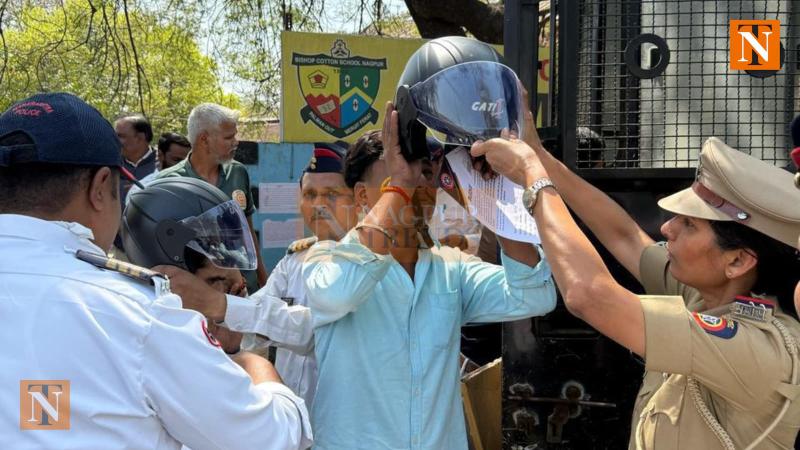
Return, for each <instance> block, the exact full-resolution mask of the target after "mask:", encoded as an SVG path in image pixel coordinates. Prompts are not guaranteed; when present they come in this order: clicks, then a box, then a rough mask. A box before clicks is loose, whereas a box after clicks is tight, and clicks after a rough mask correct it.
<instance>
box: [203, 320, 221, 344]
mask: <svg viewBox="0 0 800 450" xmlns="http://www.w3.org/2000/svg"><path fill="white" fill-rule="evenodd" d="M200 328H201V329H202V330H203V334H204V335H206V339H208V343H209V344H211V345H213V346H214V347H219V348H222V344H220V343H219V341H218V340H217V338H215V337H214V335H213V334H211V333H209V331H208V325H207V324H206V319H203V320H201V321H200Z"/></svg>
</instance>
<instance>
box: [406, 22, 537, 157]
mask: <svg viewBox="0 0 800 450" xmlns="http://www.w3.org/2000/svg"><path fill="white" fill-rule="evenodd" d="M396 104H397V110H398V113H399V123H398V126H399V132H400V145H401V148H402V152H403V155H404V156H405V157H406V159H407V160H409V161H413V160H416V159H421V158H426V157H428V156H429V155H428V154H427V153H428V150H427V146H426V145H425V139H426V135H427V134H431V135H432V136H434V137H435V138H436V139H438V140H439V141H441V142H442V143H443V144H446V150H448V149H453V148H456V147H460V146H465V147H469V146H470V145H471V144H472V143H473V142H476V141H479V140H488V139H492V138H495V137H499V136H500V134H501V132H502V130H508V131H509V132H511V133H513V134H515V135H517V136H519V137H522V136H523V133H522V130H521V128H520V127H521V126H522V122H523V117H522V112H523V108H524V104H523V102H522V94H521V90H520V83H519V80H518V78H517V76H516V74H514V71H512V70H511V69H510V68H508V67H507V66H505V65H503V64H502V57H501V56H500V54H499V53H498V52H497V51H496V50H495V49H494V47H492V46H491V45H488V44H486V43H483V42H480V41H477V40H474V39H469V38H465V37H460V36H450V37H444V38H439V39H434V40H432V41H429V42H427V43H425V44H424V45H423V46H422V47H420V48H419V50H417V51H416V52H415V53H414V54H413V55H412V56H411V58H410V59H409V61H408V63H407V64H406V67H405V69H404V71H403V74H402V75H401V76H400V81H399V83H398V88H397V94H396Z"/></svg>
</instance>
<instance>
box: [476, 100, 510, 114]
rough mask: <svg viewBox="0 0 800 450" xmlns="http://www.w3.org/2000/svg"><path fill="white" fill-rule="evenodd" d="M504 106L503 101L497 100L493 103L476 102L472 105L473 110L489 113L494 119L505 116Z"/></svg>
mask: <svg viewBox="0 0 800 450" xmlns="http://www.w3.org/2000/svg"><path fill="white" fill-rule="evenodd" d="M504 105H505V102H504V101H503V99H497V100H495V101H493V102H474V103H472V110H473V111H479V112H488V113H489V114H490V115H491V116H492V117H495V118H497V117H500V116H502V115H503V109H504Z"/></svg>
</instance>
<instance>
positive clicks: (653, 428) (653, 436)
mask: <svg viewBox="0 0 800 450" xmlns="http://www.w3.org/2000/svg"><path fill="white" fill-rule="evenodd" d="M685 391H686V380H685V378H683V377H680V378H679V377H676V376H674V375H673V376H671V377H670V378H669V379H667V381H666V382H665V383H664V384H662V385H661V386H660V387H659V388H658V390H657V391H656V393H655V394H653V397H652V398H651V399H650V401H649V402H647V405H646V406H645V407H644V409H643V410H642V412H641V414H640V415H639V422H638V423H637V425H636V430H635V432H636V449H637V450H645V449H654V448H656V444H658V450H671V449H678V430H679V428H680V424H679V420H680V416H681V408H682V407H683V401H684V394H685Z"/></svg>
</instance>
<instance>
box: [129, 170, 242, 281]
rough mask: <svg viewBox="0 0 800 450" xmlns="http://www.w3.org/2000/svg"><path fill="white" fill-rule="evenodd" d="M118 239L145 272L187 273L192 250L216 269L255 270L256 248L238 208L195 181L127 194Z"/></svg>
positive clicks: (164, 181)
mask: <svg viewBox="0 0 800 450" xmlns="http://www.w3.org/2000/svg"><path fill="white" fill-rule="evenodd" d="M120 235H121V237H122V242H123V245H124V247H125V252H126V254H127V256H128V258H129V259H130V261H131V262H132V263H134V264H137V265H140V266H143V267H152V266H156V265H161V264H168V265H173V266H178V267H181V268H183V269H189V267H187V265H186V260H187V258H186V254H187V249H192V250H194V251H196V252H198V253H200V254H202V255H204V256H205V257H207V258H208V259H209V260H210V261H211V262H212V263H213V264H214V265H216V266H218V267H223V268H239V269H244V270H252V269H255V263H256V255H255V245H254V243H253V237H252V234H251V233H250V229H249V227H248V226H247V219H246V218H245V216H244V213H243V212H242V210H241V207H240V206H239V205H238V204H237V203H236V202H235V201H234V200H231V199H230V197H228V196H227V195H226V194H225V193H224V192H222V191H221V190H219V189H217V188H216V187H214V186H212V185H210V184H209V183H206V182H205V181H202V180H198V179H195V178H189V177H167V178H161V179H157V180H155V181H154V182H152V183H150V184H149V185H147V187H146V188H145V189H143V190H141V191H137V192H135V193H133V194H131V197H130V200H129V203H128V206H127V207H126V208H125V212H124V213H123V215H122V225H121V227H120Z"/></svg>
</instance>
